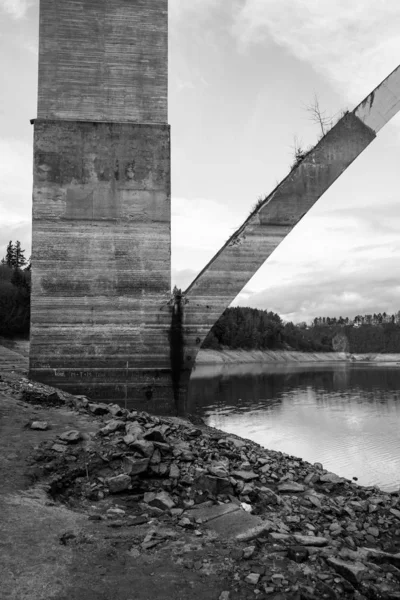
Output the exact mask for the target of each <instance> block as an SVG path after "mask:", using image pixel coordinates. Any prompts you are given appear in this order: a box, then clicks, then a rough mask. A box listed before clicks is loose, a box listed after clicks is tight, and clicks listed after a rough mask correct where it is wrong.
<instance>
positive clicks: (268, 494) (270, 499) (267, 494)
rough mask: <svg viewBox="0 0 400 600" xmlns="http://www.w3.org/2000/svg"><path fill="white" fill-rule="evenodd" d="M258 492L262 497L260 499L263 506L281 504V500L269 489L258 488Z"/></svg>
mask: <svg viewBox="0 0 400 600" xmlns="http://www.w3.org/2000/svg"><path fill="white" fill-rule="evenodd" d="M258 491H259V493H260V494H261V495H262V499H263V502H264V503H265V504H272V505H276V504H282V503H283V500H282V498H281V497H280V496H279V495H278V494H277V493H276V492H274V491H273V490H271V489H270V488H269V487H265V486H262V487H261V488H258Z"/></svg>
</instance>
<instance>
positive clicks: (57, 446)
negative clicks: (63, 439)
mask: <svg viewBox="0 0 400 600" xmlns="http://www.w3.org/2000/svg"><path fill="white" fill-rule="evenodd" d="M51 449H52V450H54V451H55V452H60V453H61V452H66V451H67V446H64V445H63V444H53V446H52V447H51Z"/></svg>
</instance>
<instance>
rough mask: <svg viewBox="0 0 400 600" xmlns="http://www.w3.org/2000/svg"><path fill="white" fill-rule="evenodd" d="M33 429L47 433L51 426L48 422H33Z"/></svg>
mask: <svg viewBox="0 0 400 600" xmlns="http://www.w3.org/2000/svg"><path fill="white" fill-rule="evenodd" d="M31 429H34V430H36V431H47V429H49V424H48V422H47V421H33V423H31Z"/></svg>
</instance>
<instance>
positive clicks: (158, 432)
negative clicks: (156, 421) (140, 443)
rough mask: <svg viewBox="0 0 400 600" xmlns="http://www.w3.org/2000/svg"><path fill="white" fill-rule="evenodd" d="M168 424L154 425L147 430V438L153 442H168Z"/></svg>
mask: <svg viewBox="0 0 400 600" xmlns="http://www.w3.org/2000/svg"><path fill="white" fill-rule="evenodd" d="M168 429H169V426H168V425H160V426H159V427H154V428H153V429H150V431H146V433H145V434H144V437H145V439H146V440H150V441H152V442H161V443H164V444H165V443H166V439H165V433H166V432H167V431H168Z"/></svg>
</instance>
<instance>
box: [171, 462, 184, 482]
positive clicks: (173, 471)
mask: <svg viewBox="0 0 400 600" xmlns="http://www.w3.org/2000/svg"><path fill="white" fill-rule="evenodd" d="M180 474H181V472H180V470H179V467H178V465H177V464H175V463H172V465H171V466H170V468H169V476H170V478H171V479H179V477H180Z"/></svg>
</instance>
